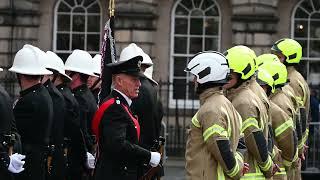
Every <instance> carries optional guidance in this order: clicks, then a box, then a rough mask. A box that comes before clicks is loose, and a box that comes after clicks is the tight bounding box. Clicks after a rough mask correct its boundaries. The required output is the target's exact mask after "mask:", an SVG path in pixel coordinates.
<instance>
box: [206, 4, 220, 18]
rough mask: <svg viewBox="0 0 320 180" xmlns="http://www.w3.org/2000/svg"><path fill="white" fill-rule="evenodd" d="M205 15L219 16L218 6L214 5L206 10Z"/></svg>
mask: <svg viewBox="0 0 320 180" xmlns="http://www.w3.org/2000/svg"><path fill="white" fill-rule="evenodd" d="M206 16H219V11H218V7H217V6H214V7H213V8H209V9H208V10H207V11H206Z"/></svg>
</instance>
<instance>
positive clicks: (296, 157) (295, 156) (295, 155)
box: [292, 148, 299, 162]
mask: <svg viewBox="0 0 320 180" xmlns="http://www.w3.org/2000/svg"><path fill="white" fill-rule="evenodd" d="M298 153H299V152H298V148H297V150H296V153H295V154H294V156H293V160H292V162H296V161H297V159H298Z"/></svg>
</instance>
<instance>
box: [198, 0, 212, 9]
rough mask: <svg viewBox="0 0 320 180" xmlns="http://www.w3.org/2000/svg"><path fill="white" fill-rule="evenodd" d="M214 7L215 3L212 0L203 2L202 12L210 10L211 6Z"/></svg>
mask: <svg viewBox="0 0 320 180" xmlns="http://www.w3.org/2000/svg"><path fill="white" fill-rule="evenodd" d="M212 5H214V3H213V2H212V0H203V3H202V7H201V9H202V10H206V9H208V8H209V7H210V6H212Z"/></svg>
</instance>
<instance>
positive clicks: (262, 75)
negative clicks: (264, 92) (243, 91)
mask: <svg viewBox="0 0 320 180" xmlns="http://www.w3.org/2000/svg"><path fill="white" fill-rule="evenodd" d="M257 81H258V82H259V84H260V85H268V86H269V87H270V88H271V92H272V93H274V91H275V87H274V79H273V78H272V76H271V74H270V73H269V72H268V71H267V70H266V69H264V68H261V67H259V68H258V70H257Z"/></svg>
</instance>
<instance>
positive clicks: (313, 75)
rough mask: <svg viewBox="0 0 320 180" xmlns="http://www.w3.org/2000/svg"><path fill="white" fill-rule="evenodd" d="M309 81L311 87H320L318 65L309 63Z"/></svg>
mask: <svg viewBox="0 0 320 180" xmlns="http://www.w3.org/2000/svg"><path fill="white" fill-rule="evenodd" d="M309 63H310V64H309V65H310V72H309V81H310V83H311V84H312V85H320V63H319V62H317V61H316V62H312V61H309Z"/></svg>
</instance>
